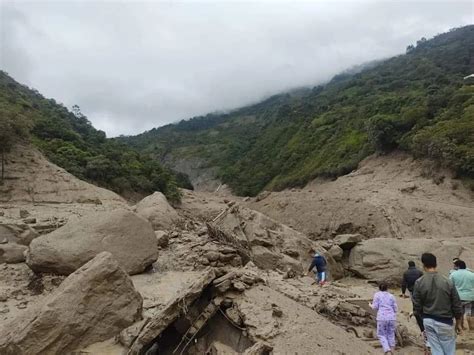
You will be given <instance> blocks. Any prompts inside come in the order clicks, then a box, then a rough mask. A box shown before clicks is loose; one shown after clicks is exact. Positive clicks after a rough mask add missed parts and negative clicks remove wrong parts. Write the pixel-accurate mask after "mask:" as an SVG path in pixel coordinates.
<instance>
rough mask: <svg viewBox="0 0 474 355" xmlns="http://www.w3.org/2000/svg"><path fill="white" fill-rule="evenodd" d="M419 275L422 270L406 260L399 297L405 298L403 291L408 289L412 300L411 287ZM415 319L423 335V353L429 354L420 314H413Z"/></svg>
mask: <svg viewBox="0 0 474 355" xmlns="http://www.w3.org/2000/svg"><path fill="white" fill-rule="evenodd" d="M421 276H423V272H422V271H421V270H418V269H417V268H416V264H415V262H414V261H412V260H410V261H409V262H408V269H407V271H405V273H404V274H403V278H402V294H401V295H400V297H403V298H406V297H407V296H406V295H405V292H406V290H407V289H408V292H409V294H410V299H411V301H412V302H413V288H414V287H415V281H416V280H418V279H419V278H420V277H421ZM415 320H416V324H417V325H418V328H420V331H421V333H422V335H423V339H424V344H425V354H429V347H430V346H429V344H428V342H427V341H426V335H425V328H424V327H423V319H422V318H421V316H419V315H415Z"/></svg>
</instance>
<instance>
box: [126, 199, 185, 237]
mask: <svg viewBox="0 0 474 355" xmlns="http://www.w3.org/2000/svg"><path fill="white" fill-rule="evenodd" d="M135 209H136V212H137V214H138V215H140V216H142V217H144V218H145V219H147V220H149V221H150V223H151V224H152V226H153V229H154V230H169V229H171V228H172V227H173V226H174V225H175V224H176V223H177V222H179V220H180V218H179V215H178V213H177V212H176V211H175V209H174V208H173V207H171V205H170V204H169V203H168V200H167V199H166V197H165V195H163V194H162V193H161V192H155V193H153V194H152V195H150V196H147V197H145V198H144V199H143V200H141V201H140V202H138V203H137V204H136V206H135Z"/></svg>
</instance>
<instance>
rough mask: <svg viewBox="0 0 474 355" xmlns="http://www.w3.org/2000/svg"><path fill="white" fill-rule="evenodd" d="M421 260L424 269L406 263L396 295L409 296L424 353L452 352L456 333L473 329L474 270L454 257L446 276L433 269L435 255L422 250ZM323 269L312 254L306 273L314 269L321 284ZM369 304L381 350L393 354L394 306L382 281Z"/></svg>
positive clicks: (320, 257) (321, 260) (320, 260)
mask: <svg viewBox="0 0 474 355" xmlns="http://www.w3.org/2000/svg"><path fill="white" fill-rule="evenodd" d="M421 262H422V264H423V269H424V272H422V271H421V270H419V269H417V268H416V265H415V262H414V261H409V262H408V269H407V271H406V272H405V273H404V274H403V278H402V294H401V295H400V296H401V297H410V298H411V301H412V303H413V313H412V315H413V316H414V317H415V319H416V321H417V324H418V326H419V328H420V330H421V332H422V334H423V336H424V339H425V353H426V354H430V353H431V354H432V355H454V353H455V351H456V334H459V333H461V332H462V331H463V330H469V331H474V272H472V271H471V270H469V269H468V268H467V266H466V263H465V262H464V261H462V260H460V259H458V258H454V259H453V269H452V270H451V271H450V273H449V277H446V276H445V275H442V274H440V273H439V272H438V271H437V260H436V256H435V255H433V254H431V253H424V254H423V255H422V256H421ZM326 269H327V261H326V259H325V258H324V256H323V255H321V254H320V253H316V254H315V255H314V257H313V260H312V262H311V265H310V266H309V269H308V273H309V272H310V271H312V270H314V271H315V273H316V282H317V283H318V284H319V285H321V286H322V285H324V284H325V282H326ZM406 291H408V292H409V296H407V295H406ZM369 305H370V306H371V307H372V309H374V310H376V311H377V337H378V338H379V341H380V343H381V345H382V348H383V351H384V353H385V354H393V352H394V349H395V333H396V325H397V324H396V319H397V311H398V306H397V301H396V299H395V297H394V296H393V295H392V294H391V293H390V292H388V285H387V284H386V283H384V282H382V283H379V291H378V292H376V293H375V295H374V298H373V301H372V303H370V304H369Z"/></svg>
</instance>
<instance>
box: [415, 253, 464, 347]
mask: <svg viewBox="0 0 474 355" xmlns="http://www.w3.org/2000/svg"><path fill="white" fill-rule="evenodd" d="M421 262H422V263H423V268H424V270H425V274H424V275H423V276H422V277H420V278H419V279H418V280H416V282H415V288H414V292H413V312H414V314H415V315H417V316H421V317H422V319H423V326H424V328H425V333H426V337H427V339H428V343H429V344H430V347H431V352H432V354H433V355H454V353H455V351H456V332H460V331H461V319H462V306H461V300H460V299H459V295H458V292H457V291H456V288H455V287H454V285H453V283H452V282H451V281H450V280H449V279H448V278H446V277H444V276H443V275H441V274H439V273H438V272H437V271H436V267H437V263H436V256H434V255H433V254H431V253H424V254H423V255H422V256H421ZM453 318H456V326H455V327H454V326H453Z"/></svg>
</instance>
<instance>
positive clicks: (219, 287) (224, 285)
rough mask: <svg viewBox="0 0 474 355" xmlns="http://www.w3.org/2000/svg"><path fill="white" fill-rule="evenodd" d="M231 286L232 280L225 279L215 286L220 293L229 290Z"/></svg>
mask: <svg viewBox="0 0 474 355" xmlns="http://www.w3.org/2000/svg"><path fill="white" fill-rule="evenodd" d="M230 286H231V281H230V280H225V281H222V282H221V283H218V284H214V287H215V288H216V290H217V291H218V292H220V293H225V292H227V291H228V290H229V288H230Z"/></svg>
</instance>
